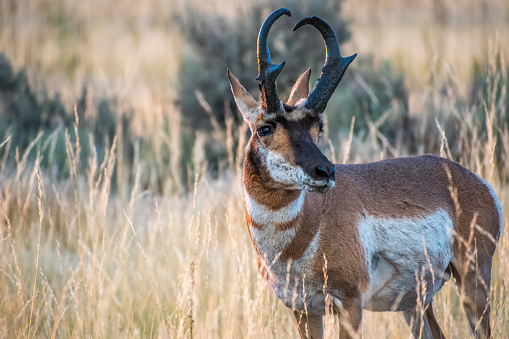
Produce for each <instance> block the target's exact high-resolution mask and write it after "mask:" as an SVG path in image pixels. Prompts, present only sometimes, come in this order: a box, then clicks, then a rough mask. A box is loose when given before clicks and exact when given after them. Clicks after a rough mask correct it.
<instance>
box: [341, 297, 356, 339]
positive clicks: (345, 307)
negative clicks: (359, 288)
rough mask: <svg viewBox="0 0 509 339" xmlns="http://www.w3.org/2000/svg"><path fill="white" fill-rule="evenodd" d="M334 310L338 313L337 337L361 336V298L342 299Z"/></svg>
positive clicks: (344, 338)
mask: <svg viewBox="0 0 509 339" xmlns="http://www.w3.org/2000/svg"><path fill="white" fill-rule="evenodd" d="M336 310H337V312H338V314H339V326H340V328H339V338H340V339H350V338H355V339H361V338H362V327H361V323H362V300H361V299H359V298H353V299H342V300H341V303H340V305H339V307H338V305H336Z"/></svg>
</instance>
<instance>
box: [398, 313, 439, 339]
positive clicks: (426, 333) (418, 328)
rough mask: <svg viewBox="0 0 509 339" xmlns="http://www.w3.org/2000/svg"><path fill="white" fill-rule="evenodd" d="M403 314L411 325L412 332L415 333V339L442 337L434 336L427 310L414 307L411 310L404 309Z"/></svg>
mask: <svg viewBox="0 0 509 339" xmlns="http://www.w3.org/2000/svg"><path fill="white" fill-rule="evenodd" d="M403 316H404V317H405V321H406V323H407V324H408V326H410V328H411V329H412V334H413V335H414V338H415V339H434V338H440V337H434V336H433V332H432V330H431V326H430V323H429V319H428V311H427V310H417V309H412V310H410V311H404V312H403ZM434 318H435V317H434V316H433V319H434ZM435 322H436V320H435ZM437 325H438V324H437Z"/></svg>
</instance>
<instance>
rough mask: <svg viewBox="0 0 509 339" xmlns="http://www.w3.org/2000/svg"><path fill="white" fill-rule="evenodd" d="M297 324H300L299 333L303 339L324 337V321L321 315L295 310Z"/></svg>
mask: <svg viewBox="0 0 509 339" xmlns="http://www.w3.org/2000/svg"><path fill="white" fill-rule="evenodd" d="M293 315H294V316H295V320H296V321H297V325H299V334H300V337H301V338H302V339H318V338H323V323H322V316H321V315H313V314H306V313H304V312H297V311H293Z"/></svg>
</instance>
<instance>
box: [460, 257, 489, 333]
mask: <svg viewBox="0 0 509 339" xmlns="http://www.w3.org/2000/svg"><path fill="white" fill-rule="evenodd" d="M451 266H452V269H453V276H454V277H455V283H456V286H457V288H458V290H459V294H460V299H461V301H462V303H463V308H464V309H465V312H466V314H467V318H468V322H469V324H470V328H471V329H472V332H473V333H474V335H475V337H476V338H491V327H490V304H489V293H490V282H491V258H486V259H485V260H484V261H483V260H480V258H477V260H474V261H472V262H470V264H469V268H468V269H466V268H465V267H464V265H463V266H462V265H458V266H459V267H456V266H455V265H451Z"/></svg>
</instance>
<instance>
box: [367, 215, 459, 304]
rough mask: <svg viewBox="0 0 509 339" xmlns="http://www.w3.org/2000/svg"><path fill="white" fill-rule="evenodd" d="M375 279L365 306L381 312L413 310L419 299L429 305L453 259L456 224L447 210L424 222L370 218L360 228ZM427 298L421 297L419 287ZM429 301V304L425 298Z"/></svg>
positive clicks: (411, 219) (418, 219)
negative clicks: (417, 289)
mask: <svg viewBox="0 0 509 339" xmlns="http://www.w3.org/2000/svg"><path fill="white" fill-rule="evenodd" d="M359 232H360V239H361V242H362V244H363V246H364V251H365V254H366V260H367V262H368V267H369V274H370V278H371V286H370V290H369V291H368V292H367V293H366V295H365V299H364V307H365V308H366V309H371V310H375V311H389V310H391V309H395V310H402V309H404V308H408V307H413V305H415V303H416V301H417V297H420V298H423V299H425V300H426V301H425V302H424V304H426V302H428V301H429V300H431V298H433V295H434V294H435V293H436V292H438V290H439V289H440V287H441V286H442V284H443V280H442V278H443V272H444V270H445V269H446V267H447V265H448V264H449V262H450V260H451V259H452V256H453V249H452V242H451V239H452V220H451V218H450V216H449V214H448V213H447V212H445V211H444V210H441V209H439V210H437V211H435V212H434V213H431V214H429V215H427V216H425V217H421V218H394V219H393V218H375V217H373V216H371V215H367V216H366V217H364V218H363V219H362V220H361V221H360V224H359ZM418 281H419V284H424V285H420V286H425V290H426V294H425V295H421V296H417V293H416V285H417V282H418ZM423 301H424V300H423Z"/></svg>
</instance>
